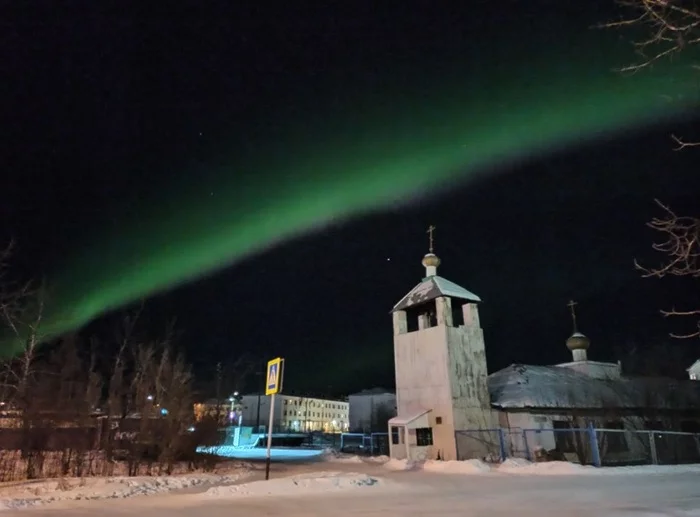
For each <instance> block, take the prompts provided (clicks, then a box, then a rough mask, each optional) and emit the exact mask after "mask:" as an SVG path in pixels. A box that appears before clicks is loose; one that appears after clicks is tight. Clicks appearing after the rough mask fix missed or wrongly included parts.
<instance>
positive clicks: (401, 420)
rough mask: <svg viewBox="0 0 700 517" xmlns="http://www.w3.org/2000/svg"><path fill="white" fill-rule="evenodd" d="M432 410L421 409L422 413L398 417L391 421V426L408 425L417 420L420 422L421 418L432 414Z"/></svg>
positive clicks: (417, 412)
mask: <svg viewBox="0 0 700 517" xmlns="http://www.w3.org/2000/svg"><path fill="white" fill-rule="evenodd" d="M430 411H432V410H430V409H421V410H420V411H416V412H415V413H411V414H407V415H398V416H395V417H393V418H390V419H389V423H390V424H394V425H408V424H411V423H413V422H415V421H416V420H418V419H419V418H420V417H422V416H424V415H426V414H428V413H430Z"/></svg>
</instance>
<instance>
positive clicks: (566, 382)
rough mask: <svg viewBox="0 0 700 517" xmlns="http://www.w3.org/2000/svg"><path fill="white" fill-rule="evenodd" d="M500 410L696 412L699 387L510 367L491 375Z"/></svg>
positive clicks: (555, 369)
mask: <svg viewBox="0 0 700 517" xmlns="http://www.w3.org/2000/svg"><path fill="white" fill-rule="evenodd" d="M488 385H489V393H490V395H491V405H492V406H494V407H498V408H503V409H525V408H540V409H565V408H577V409H600V408H606V409H614V408H626V409H637V408H639V409H641V408H649V409H700V384H699V383H697V382H696V383H694V382H693V381H676V380H673V379H665V378H623V379H596V378H592V377H589V376H588V375H586V374H584V373H580V372H578V371H576V370H573V369H570V368H562V367H558V366H533V365H523V364H513V365H511V366H509V367H508V368H504V369H503V370H500V371H498V372H495V373H492V374H491V375H489V379H488Z"/></svg>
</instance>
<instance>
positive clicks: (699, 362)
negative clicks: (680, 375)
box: [686, 359, 700, 372]
mask: <svg viewBox="0 0 700 517" xmlns="http://www.w3.org/2000/svg"><path fill="white" fill-rule="evenodd" d="M686 371H687V372H696V371H700V359H698V360H697V361H695V362H694V363H693V364H691V365H690V368H688V369H687V370H686Z"/></svg>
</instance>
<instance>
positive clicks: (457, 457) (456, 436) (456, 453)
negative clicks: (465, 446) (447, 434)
mask: <svg viewBox="0 0 700 517" xmlns="http://www.w3.org/2000/svg"><path fill="white" fill-rule="evenodd" d="M458 437H459V431H455V456H456V458H455V459H456V460H457V461H459V460H461V458H460V456H459V440H458Z"/></svg>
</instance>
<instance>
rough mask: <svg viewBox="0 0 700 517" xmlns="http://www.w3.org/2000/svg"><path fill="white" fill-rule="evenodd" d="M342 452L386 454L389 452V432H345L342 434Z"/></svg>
mask: <svg viewBox="0 0 700 517" xmlns="http://www.w3.org/2000/svg"><path fill="white" fill-rule="evenodd" d="M338 450H339V451H340V452H348V453H354V454H366V455H368V456H386V455H388V454H389V433H369V434H364V433H343V434H341V435H340V447H339V448H338Z"/></svg>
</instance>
